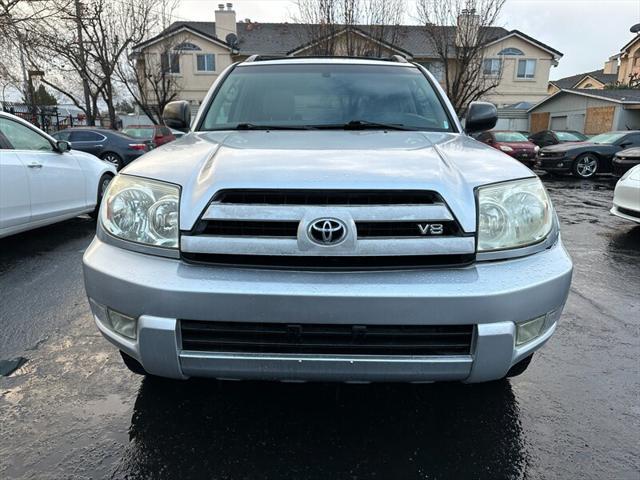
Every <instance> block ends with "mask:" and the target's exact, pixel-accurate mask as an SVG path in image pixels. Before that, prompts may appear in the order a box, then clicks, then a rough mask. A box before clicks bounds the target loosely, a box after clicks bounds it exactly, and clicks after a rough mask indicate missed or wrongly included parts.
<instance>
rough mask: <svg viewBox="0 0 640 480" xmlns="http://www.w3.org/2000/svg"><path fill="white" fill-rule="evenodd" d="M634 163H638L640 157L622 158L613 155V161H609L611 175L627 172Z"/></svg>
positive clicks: (621, 174)
mask: <svg viewBox="0 0 640 480" xmlns="http://www.w3.org/2000/svg"><path fill="white" fill-rule="evenodd" d="M636 165H640V159H633V160H628V159H625V160H622V159H620V158H618V157H614V159H613V161H612V162H611V166H612V171H613V175H614V176H615V177H621V176H623V175H624V174H625V173H627V171H629V170H631V169H632V168H633V167H635V166H636Z"/></svg>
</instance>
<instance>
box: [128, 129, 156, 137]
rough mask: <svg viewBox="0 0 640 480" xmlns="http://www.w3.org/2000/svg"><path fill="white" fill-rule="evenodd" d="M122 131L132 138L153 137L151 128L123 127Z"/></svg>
mask: <svg viewBox="0 0 640 480" xmlns="http://www.w3.org/2000/svg"><path fill="white" fill-rule="evenodd" d="M122 133H124V134H125V135H129V136H130V137H133V138H153V128H125V129H123V130H122Z"/></svg>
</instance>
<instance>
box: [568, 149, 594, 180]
mask: <svg viewBox="0 0 640 480" xmlns="http://www.w3.org/2000/svg"><path fill="white" fill-rule="evenodd" d="M599 166H600V165H599V161H598V157H597V156H596V155H595V154H593V153H583V154H582V155H580V156H579V157H578V158H576V159H575V161H574V162H573V167H572V171H573V174H574V175H575V176H576V177H578V178H591V177H593V176H595V174H596V173H598V167H599Z"/></svg>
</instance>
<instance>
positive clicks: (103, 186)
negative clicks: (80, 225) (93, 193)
mask: <svg viewBox="0 0 640 480" xmlns="http://www.w3.org/2000/svg"><path fill="white" fill-rule="evenodd" d="M111 180H113V175H111V174H109V173H105V174H103V175H102V176H101V177H100V180H99V181H98V199H97V201H96V208H95V209H94V210H93V212H91V213H90V214H89V215H90V216H91V218H97V217H98V212H99V211H100V204H101V203H102V197H104V192H105V191H106V190H107V187H108V186H109V183H111Z"/></svg>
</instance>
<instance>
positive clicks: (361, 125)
mask: <svg viewBox="0 0 640 480" xmlns="http://www.w3.org/2000/svg"><path fill="white" fill-rule="evenodd" d="M314 127H315V128H318V129H320V128H321V129H326V130H371V129H380V130H404V131H407V130H415V128H411V127H407V126H405V125H404V124H402V123H380V122H370V121H368V120H351V121H349V122H347V123H336V124H327V125H314Z"/></svg>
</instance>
